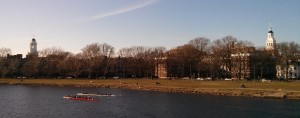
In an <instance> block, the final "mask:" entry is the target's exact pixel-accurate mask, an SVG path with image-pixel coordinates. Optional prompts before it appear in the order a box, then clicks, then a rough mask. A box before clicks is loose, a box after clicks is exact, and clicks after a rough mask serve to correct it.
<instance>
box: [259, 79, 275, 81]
mask: <svg viewBox="0 0 300 118" xmlns="http://www.w3.org/2000/svg"><path fill="white" fill-rule="evenodd" d="M261 82H272V81H271V80H267V79H261Z"/></svg>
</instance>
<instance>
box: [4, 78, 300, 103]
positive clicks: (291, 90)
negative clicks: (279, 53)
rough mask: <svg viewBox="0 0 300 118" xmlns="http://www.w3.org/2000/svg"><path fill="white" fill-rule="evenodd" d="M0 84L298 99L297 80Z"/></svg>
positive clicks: (25, 81)
mask: <svg viewBox="0 0 300 118" xmlns="http://www.w3.org/2000/svg"><path fill="white" fill-rule="evenodd" d="M0 84H13V85H15V84H23V85H47V86H73V87H103V88H124V89H135V90H148V91H161V92H179V93H194V94H210V95H229V96H250V97H263V98H287V99H300V82H249V81H193V80H148V79H118V80H112V79H107V80H89V79H0ZM242 84H244V85H245V87H246V88H241V85H242Z"/></svg>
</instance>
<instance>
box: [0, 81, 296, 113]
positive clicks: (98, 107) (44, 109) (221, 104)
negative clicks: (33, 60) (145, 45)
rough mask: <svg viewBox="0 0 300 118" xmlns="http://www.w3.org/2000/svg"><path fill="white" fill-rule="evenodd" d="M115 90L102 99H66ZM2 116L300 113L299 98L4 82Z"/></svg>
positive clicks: (0, 96)
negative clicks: (11, 83) (111, 95)
mask: <svg viewBox="0 0 300 118" xmlns="http://www.w3.org/2000/svg"><path fill="white" fill-rule="evenodd" d="M78 92H101V93H112V94H115V95H117V96H115V97H98V98H97V99H98V101H96V102H85V101H72V100H66V99H63V98H62V97H63V96H64V95H75V94H76V93H78ZM0 106H1V107H0V117H1V118H42V117H50V118H116V117H117V118H119V117H121V118H156V117H159V118H200V117H201V118H202V117H204V118H206V117H211V118H216V117H222V118H229V117H234V118H236V117H240V118H246V117H250V118H258V117H261V118H263V117H278V118H283V117H300V101H299V100H282V99H261V98H247V97H230V96H209V95H193V94H177V93H161V92H148V91H135V90H124V89H103V88H73V87H48V86H23V85H0Z"/></svg>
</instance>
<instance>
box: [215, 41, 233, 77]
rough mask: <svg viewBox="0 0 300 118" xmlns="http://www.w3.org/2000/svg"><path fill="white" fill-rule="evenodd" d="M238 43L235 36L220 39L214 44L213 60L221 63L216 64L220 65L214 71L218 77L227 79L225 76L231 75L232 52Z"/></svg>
mask: <svg viewBox="0 0 300 118" xmlns="http://www.w3.org/2000/svg"><path fill="white" fill-rule="evenodd" d="M235 42H237V39H236V38H235V37H233V36H225V37H223V38H222V39H218V40H215V41H214V42H213V44H212V47H211V49H212V55H213V58H214V60H215V61H216V62H219V63H215V64H218V66H214V67H218V68H215V69H213V70H214V72H213V74H214V75H215V76H216V77H218V78H219V77H225V76H230V75H228V74H226V72H229V73H231V60H230V56H231V51H232V48H233V46H234V45H233V44H234V43H235Z"/></svg>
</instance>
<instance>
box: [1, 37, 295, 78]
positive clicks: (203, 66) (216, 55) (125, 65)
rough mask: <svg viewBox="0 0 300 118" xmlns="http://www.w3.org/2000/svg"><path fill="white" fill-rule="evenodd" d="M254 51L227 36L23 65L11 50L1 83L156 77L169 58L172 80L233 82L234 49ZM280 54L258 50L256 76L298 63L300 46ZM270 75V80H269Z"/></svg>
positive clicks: (90, 50)
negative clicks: (6, 80) (4, 80)
mask: <svg viewBox="0 0 300 118" xmlns="http://www.w3.org/2000/svg"><path fill="white" fill-rule="evenodd" d="M247 46H253V44H252V43H251V42H249V41H243V40H238V39H237V38H235V37H233V36H225V37H223V38H221V39H217V40H214V41H212V42H211V40H210V39H208V38H205V37H199V38H195V39H193V40H190V41H189V42H188V43H186V44H184V45H181V46H177V47H176V48H173V49H170V50H167V49H166V48H165V47H145V46H132V47H127V48H122V49H120V50H118V51H116V50H115V48H114V47H113V46H111V45H109V44H106V43H101V44H100V43H92V44H89V45H87V46H85V47H84V48H82V49H81V52H80V53H77V54H73V53H71V52H68V51H64V50H62V49H60V48H55V47H53V48H47V49H43V50H41V51H40V52H39V57H37V56H35V55H28V57H27V58H25V59H22V58H21V59H20V58H17V57H13V56H10V57H7V54H11V50H10V49H8V48H0V74H1V77H18V76H26V77H47V78H54V77H55V78H56V77H68V76H71V77H75V78H79V77H80V78H100V77H103V78H104V77H113V76H118V77H154V76H155V71H157V70H155V66H156V65H157V64H158V63H159V62H158V60H157V58H159V57H167V59H168V61H167V64H168V68H175V70H173V73H172V75H171V76H172V77H185V76H189V77H215V78H225V77H229V78H230V73H231V72H230V71H231V70H230V69H231V64H232V63H231V54H232V48H233V47H247ZM277 52H278V53H276V54H274V53H270V52H269V51H266V50H264V48H258V50H257V51H256V52H255V54H256V55H257V56H256V57H257V61H256V62H255V65H256V66H255V68H259V69H258V70H259V71H257V76H260V77H265V78H268V77H272V78H273V77H274V74H275V73H272V72H271V74H270V72H267V71H270V69H267V68H266V67H275V65H276V64H281V65H283V66H284V67H286V68H287V67H288V64H289V63H292V62H295V61H298V60H297V59H298V58H297V55H298V56H299V54H300V46H299V44H297V43H295V42H282V43H279V44H277ZM265 73H268V74H265Z"/></svg>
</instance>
